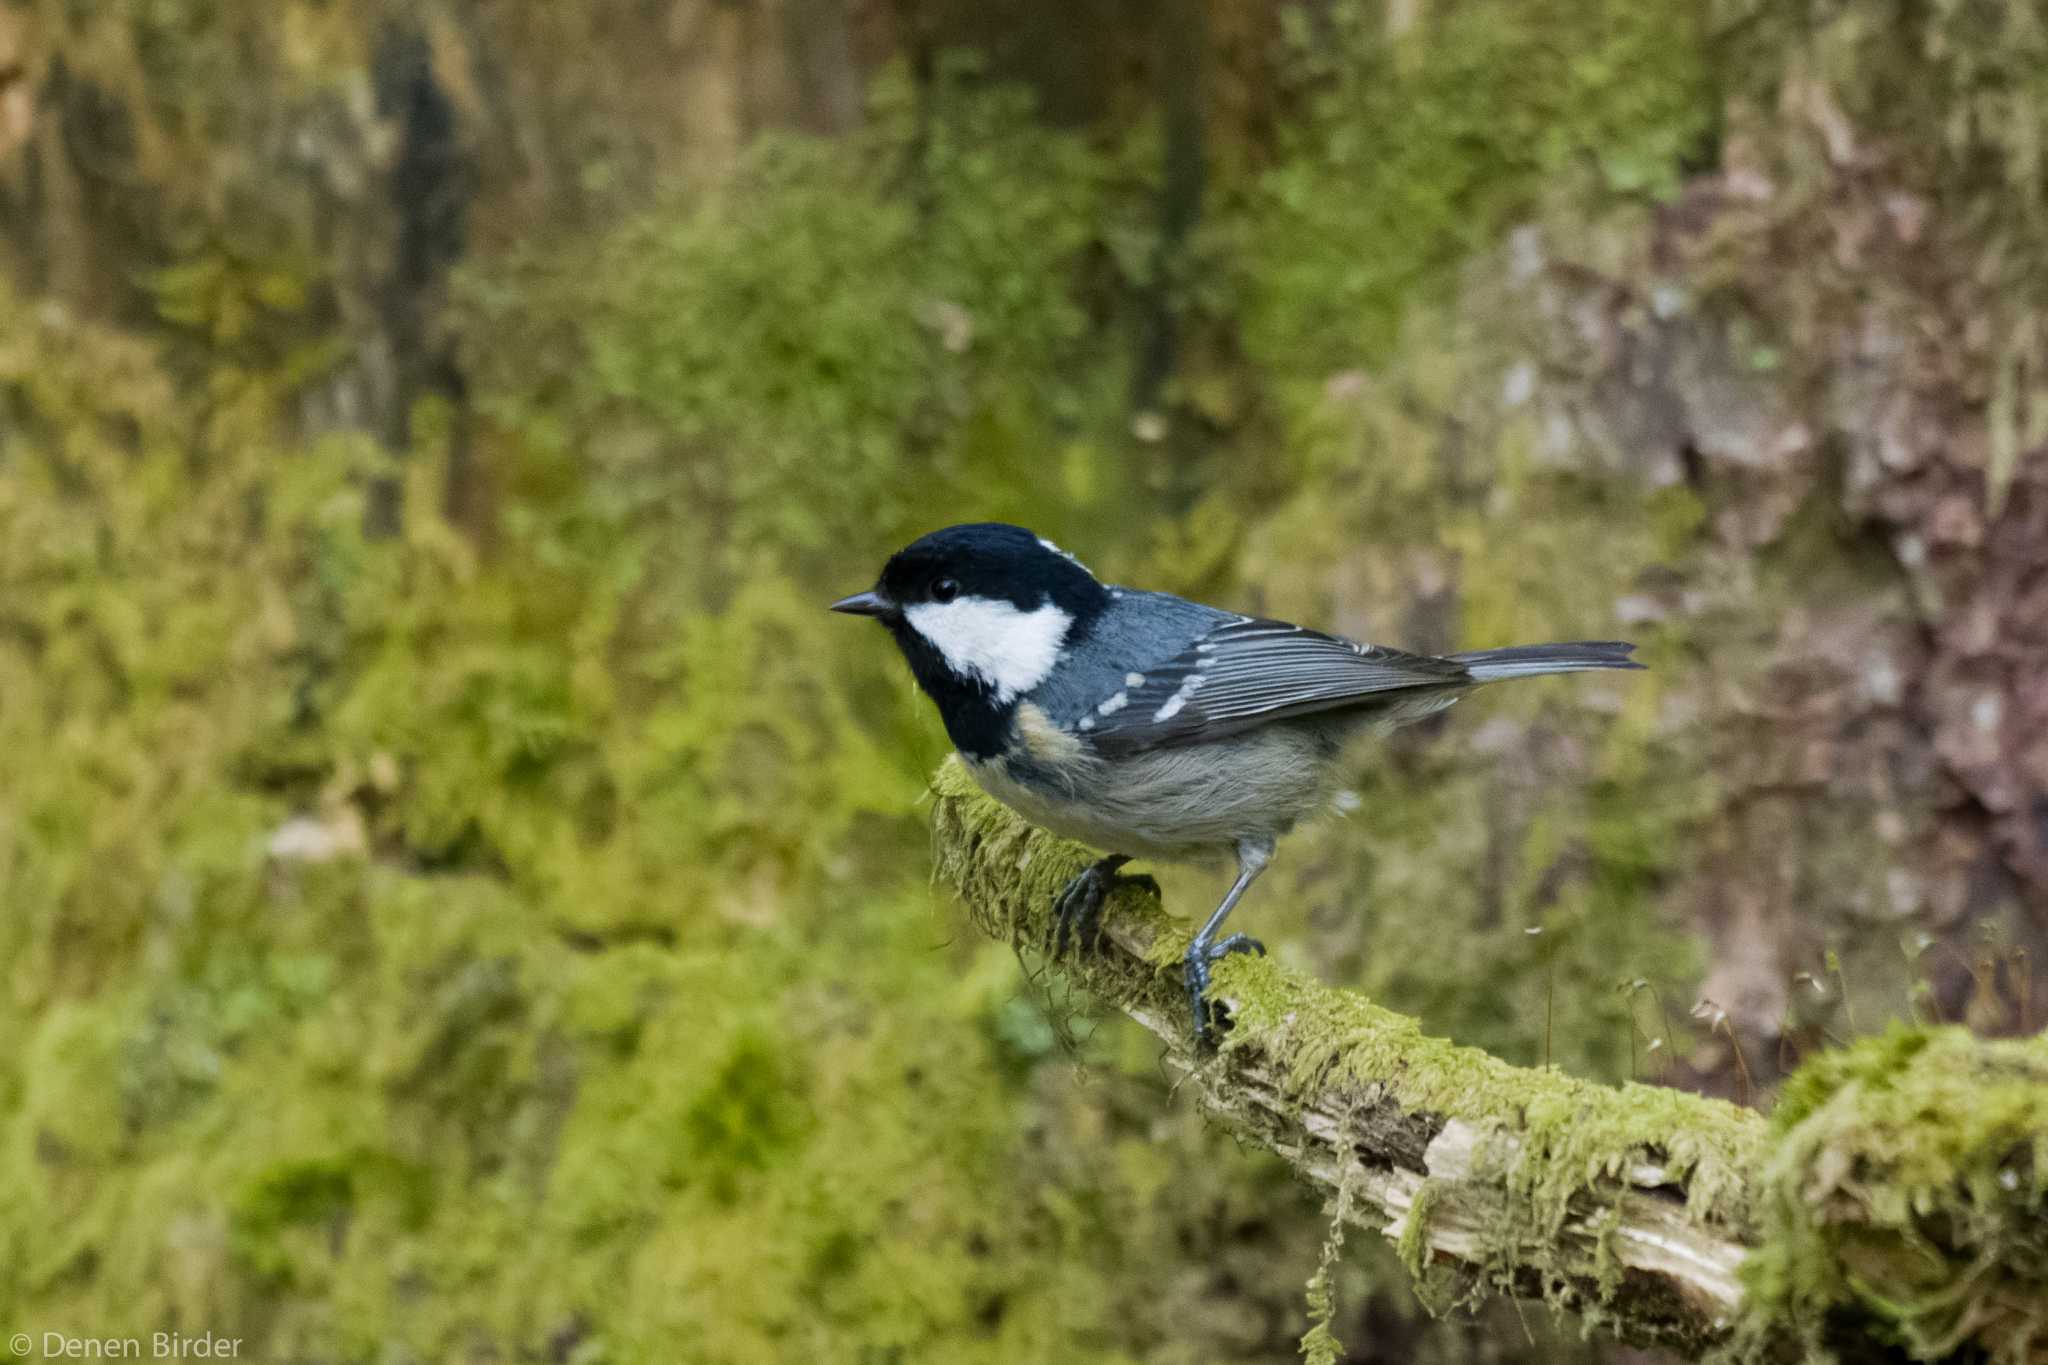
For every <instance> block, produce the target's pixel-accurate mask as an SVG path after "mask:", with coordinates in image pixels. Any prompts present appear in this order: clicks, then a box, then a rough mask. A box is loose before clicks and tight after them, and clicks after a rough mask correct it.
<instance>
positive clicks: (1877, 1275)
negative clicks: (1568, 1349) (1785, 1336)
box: [1747, 1027, 2048, 1361]
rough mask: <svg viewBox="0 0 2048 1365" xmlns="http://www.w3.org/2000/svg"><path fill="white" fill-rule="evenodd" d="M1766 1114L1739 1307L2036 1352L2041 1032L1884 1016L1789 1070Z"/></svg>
mask: <svg viewBox="0 0 2048 1365" xmlns="http://www.w3.org/2000/svg"><path fill="white" fill-rule="evenodd" d="M1771 1127H1772V1151H1771V1157H1770V1160H1769V1162H1768V1163H1767V1164H1766V1165H1765V1166H1764V1167H1763V1168H1762V1170H1761V1171H1760V1172H1758V1177H1759V1181H1758V1183H1759V1186H1760V1188H1761V1189H1762V1190H1763V1191H1764V1192H1765V1194H1764V1197H1763V1198H1762V1199H1761V1200H1760V1201H1759V1202H1758V1204H1757V1209H1758V1213H1759V1216H1760V1218H1761V1220H1762V1230H1763V1235H1764V1240H1763V1243H1762V1247H1761V1249H1760V1250H1759V1251H1758V1253H1757V1254H1756V1255H1755V1256H1753V1257H1752V1258H1751V1260H1750V1263H1749V1267H1748V1271H1747V1278H1748V1282H1749V1287H1750V1292H1751V1294H1752V1296H1753V1306H1752V1314H1753V1317H1754V1319H1755V1320H1757V1321H1777V1322H1782V1323H1791V1324H1796V1325H1799V1326H1800V1327H1802V1328H1803V1329H1804V1330H1805V1333H1806V1337H1807V1339H1808V1340H1809V1341H1819V1340H1822V1339H1824V1338H1825V1336H1826V1334H1827V1332H1828V1331H1829V1329H1830V1328H1831V1327H1838V1326H1839V1325H1840V1324H1841V1323H1842V1322H1843V1321H1844V1320H1849V1321H1860V1322H1861V1323H1864V1324H1867V1327H1866V1330H1870V1331H1872V1332H1874V1333H1876V1334H1877V1335H1878V1336H1879V1338H1880V1339H1881V1340H1888V1341H1895V1342H1896V1343H1898V1344H1899V1345H1900V1346H1902V1347H1904V1348H1905V1349H1906V1350H1907V1351H1908V1352H1910V1353H1911V1354H1912V1355H1913V1357H1914V1358H1916V1359H1922V1360H1929V1359H1941V1358H1944V1357H1948V1356H1950V1355H1951V1354H1953V1353H1955V1352H1957V1351H1958V1350H1960V1349H1962V1348H1963V1347H1964V1346H1965V1345H1966V1344H1969V1343H1976V1344H1977V1345H1979V1346H1981V1347H1983V1348H1984V1349H1985V1350H1986V1352H1987V1354H1988V1355H1989V1356H1990V1358H1992V1359H1996V1360H2001V1361H2024V1360H2034V1359H2038V1358H2039V1357H2040V1354H2041V1353H2042V1352H2043V1351H2048V1038H2033V1039H2027V1040H2015V1041H2008V1042H1986V1041H1984V1040H1982V1039H1979V1038H1974V1037H1972V1036H1971V1035H1970V1034H1968V1033H1967V1032H1965V1031H1964V1030H1962V1029H1953V1028H1951V1029H1937V1030H1912V1029H1907V1028H1904V1027H1897V1028H1894V1029H1892V1030H1891V1031H1890V1032H1888V1033H1886V1034H1884V1035H1882V1036H1879V1037H1876V1038H1870V1039H1866V1040H1864V1041H1863V1042H1860V1043H1858V1044H1856V1045H1854V1046H1853V1047H1848V1048H1844V1049H1842V1050H1841V1051H1839V1052H1832V1053H1825V1054H1823V1055H1821V1056H1819V1057H1816V1058H1815V1059H1814V1060H1813V1061H1811V1062H1810V1063H1808V1064H1807V1065H1806V1066H1805V1067H1802V1068H1801V1069H1800V1070H1799V1071H1798V1072H1797V1073H1795V1074H1794V1075H1793V1077H1792V1078H1791V1080H1789V1081H1788V1082H1787V1083H1786V1086H1785V1090H1784V1093H1783V1095H1782V1097H1781V1098H1780V1100H1779V1103H1778V1108H1777V1110H1776V1112H1775V1113H1774V1114H1773V1116H1772V1123H1771Z"/></svg>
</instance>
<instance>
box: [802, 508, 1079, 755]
mask: <svg viewBox="0 0 2048 1365" xmlns="http://www.w3.org/2000/svg"><path fill="white" fill-rule="evenodd" d="M1110 600H1111V599H1110V592H1109V589H1107V588H1105V587H1103V586H1102V584H1100V583H1098V582H1097V581H1096V579H1095V575H1094V574H1091V573H1089V572H1088V570H1087V569H1086V568H1084V567H1082V565H1081V563H1080V561H1079V560H1076V559H1075V558H1074V557H1073V556H1072V555H1069V554H1067V553H1066V552H1065V551H1064V550H1062V549H1060V548H1059V547H1058V546H1057V545H1054V544H1053V543H1052V542H1051V541H1049V540H1045V539H1043V538H1041V537H1039V536H1037V535H1034V534H1033V533H1031V532H1030V531H1027V530H1025V529H1024V528H1023V527H1021V526H1007V525H1004V524H1003V523H1001V522H993V521H984V522H974V523H972V524H969V525H965V526H948V527H947V528H946V529H944V530H943V531H933V532H932V533H931V534H930V535H928V536H925V537H923V538H921V539H919V540H916V541H914V542H912V543H911V544H910V545H908V546H905V547H904V548H903V549H901V550H899V551H897V552H896V554H895V555H894V556H893V557H891V559H890V560H889V562H888V564H887V565H886V566H885V567H884V568H883V569H882V577H881V580H880V581H879V582H877V583H876V584H875V586H874V588H873V589H871V590H870V591H868V592H863V593H855V594H854V595H853V596H852V597H848V598H844V599H842V600H840V601H838V602H834V603H833V604H832V610H834V611H842V612H847V613H850V614H852V615H856V616H872V617H874V618H876V619H877V620H879V621H881V622H882V623H883V624H884V625H886V626H887V627H888V628H889V632H890V634H892V635H893V636H895V637H896V644H897V646H898V648H900V649H901V650H902V651H903V657H904V658H905V659H906V660H908V661H909V663H910V671H911V672H912V673H913V674H914V675H916V678H917V682H918V686H920V687H922V688H923V689H924V691H925V693H926V695H927V696H929V697H930V698H931V699H932V701H933V702H935V703H936V704H937V705H938V708H939V714H940V716H941V717H942V718H943V719H944V720H945V722H946V733H947V734H948V735H950V736H951V737H952V740H953V743H954V744H955V745H956V746H957V747H958V748H959V749H960V751H961V752H962V753H964V754H967V755H969V756H970V757H989V756H992V755H994V754H996V753H998V752H1000V751H1001V748H1002V743H1003V740H1004V738H1005V737H1007V735H1008V733H1009V730H1010V720H1011V717H1012V715H1013V714H1014V712H1015V710H1016V705H1017V698H1018V697H1020V696H1022V695H1023V694H1024V693H1027V692H1029V691H1031V690H1032V689H1033V688H1035V687H1037V686H1038V685H1039V684H1040V683H1041V682H1043V681H1045V678H1046V676H1047V675H1048V674H1049V673H1051V671H1052V669H1053V667H1054V665H1055V664H1056V663H1057V662H1058V660H1059V655H1060V652H1061V651H1062V650H1064V649H1066V648H1069V647H1070V646H1071V645H1073V644H1074V643H1075V642H1076V641H1077V640H1079V639H1080V638H1081V636H1082V635H1084V634H1085V633H1086V632H1087V630H1088V628H1089V626H1090V625H1091V624H1092V623H1093V621H1094V619H1095V617H1096V616H1098V615H1100V614H1101V612H1102V611H1103V610H1104V608H1106V607H1107V606H1108V605H1109V603H1110Z"/></svg>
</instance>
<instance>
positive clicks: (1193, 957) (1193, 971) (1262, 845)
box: [1185, 839, 1273, 1047]
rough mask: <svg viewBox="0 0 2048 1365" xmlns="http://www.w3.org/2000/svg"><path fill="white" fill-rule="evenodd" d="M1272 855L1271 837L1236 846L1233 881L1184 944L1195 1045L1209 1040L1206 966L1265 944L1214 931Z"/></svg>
mask: <svg viewBox="0 0 2048 1365" xmlns="http://www.w3.org/2000/svg"><path fill="white" fill-rule="evenodd" d="M1272 857H1273V841H1272V840H1271V839H1257V840H1252V839H1247V840H1244V841H1243V842H1241V843H1239V844H1238V846H1237V880H1236V881H1234V882H1232V883H1231V884H1230V890H1229V892H1227V893H1226V894H1225V895H1224V897H1223V904H1221V905H1219V906H1217V907H1216V913H1215V914H1213V915H1211V916H1209V922H1208V923H1207V924H1204V925H1203V926H1202V931H1201V932H1200V933H1198V934H1196V935H1195V939H1194V942H1192V943H1190V944H1188V955H1187V957H1186V959H1185V968H1186V976H1187V984H1188V1004H1189V1005H1190V1006H1191V1007H1192V1008H1193V1010H1194V1012H1195V1044H1196V1046H1198V1047H1199V1046H1200V1045H1201V1044H1202V1043H1204V1042H1206V1041H1208V1039H1209V1023H1210V1019H1209V1006H1208V1003H1207V1001H1205V1000H1204V999H1203V997H1204V996H1205V995H1207V994H1208V992H1209V968H1210V967H1211V966H1212V965H1213V964H1215V963H1217V962H1220V961H1221V960H1223V959H1224V958H1226V957H1228V956H1230V954H1232V953H1260V954H1263V953H1264V952H1265V951H1266V945H1265V944H1263V943H1261V942H1259V941H1258V940H1257V939H1255V938H1252V937H1251V936H1250V935H1248V934H1232V935H1231V936H1230V937H1229V938H1226V939H1222V940H1220V941H1218V940H1217V938H1216V931H1217V930H1218V929H1220V928H1222V927H1223V921H1224V919H1225V918H1227V917H1228V916H1229V914H1230V912H1231V910H1232V909H1234V908H1235V907H1236V905H1237V902H1238V901H1239V899H1240V898H1242V897H1243V895H1244V893H1245V891H1246V890H1247V889H1248V888H1249V887H1250V886H1251V884H1252V883H1253V882H1254V881H1256V880H1257V879H1258V875H1259V874H1260V873H1261V872H1264V871H1265V870H1266V864H1267V863H1268V862H1270V861H1271V860H1272Z"/></svg>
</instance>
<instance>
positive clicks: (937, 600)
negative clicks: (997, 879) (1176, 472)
mask: <svg viewBox="0 0 2048 1365" xmlns="http://www.w3.org/2000/svg"><path fill="white" fill-rule="evenodd" d="M831 609H832V610H833V611H838V612H846V613H848V614H850V615H854V616H871V617H873V618H875V619H876V620H878V621H880V622H881V623H882V624H883V625H885V626H887V627H888V629H889V633H890V634H891V635H892V636H894V637H895V640H896V646H897V648H898V649H900V650H902V652H903V657H904V658H905V660H907V661H908V662H909V664H910V671H911V673H912V674H913V675H915V677H916V679H917V683H918V686H919V687H921V688H922V689H923V690H924V692H925V695H926V696H928V697H930V698H931V699H932V702H933V704H934V705H936V706H937V707H938V710H939V716H940V718H941V719H942V720H943V721H944V722H945V725H946V734H947V735H948V737H950V738H951V739H952V741H953V745H954V747H955V748H956V749H958V750H959V752H960V757H961V759H962V761H963V762H964V763H965V764H966V766H967V770H968V772H970V773H972V774H973V775H974V778H975V780H976V781H977V782H979V783H980V784H981V787H982V789H983V790H985V791H987V792H988V794H989V795H991V796H993V797H995V798H996V799H997V800H998V801H1001V802H1002V803H1003V804H1005V805H1007V806H1009V807H1010V808H1011V809H1012V810H1015V811H1016V812H1017V813H1018V814H1020V815H1022V816H1023V817H1024V818H1025V819H1027V820H1030V821H1031V822H1033V823H1034V824H1037V825H1040V826H1042V827H1044V828H1046V829H1049V830H1051V831H1053V832H1054V833H1055V834H1060V835H1063V836H1065V837H1067V838H1069V839H1074V840H1077V841H1079V842H1080V843H1083V844H1087V845H1089V846H1090V847H1092V848H1095V849H1098V850H1100V851H1102V852H1103V853H1104V854H1106V855H1107V856H1105V857H1104V858H1102V859H1101V860H1100V861H1099V862H1096V863H1094V864H1093V865H1091V866H1090V867H1089V868H1087V869H1086V870H1085V871H1083V872H1082V873H1080V874H1079V875H1078V876H1076V877H1075V878H1074V879H1073V880H1072V881H1071V882H1069V883H1068V884H1067V886H1066V888H1065V889H1064V890H1062V891H1061V893H1060V895H1059V898H1058V901H1057V904H1056V906H1055V911H1056V916H1057V923H1058V931H1057V934H1056V936H1055V947H1054V951H1055V953H1058V952H1061V951H1064V948H1065V946H1066V943H1067V941H1068V938H1069V936H1070V935H1071V936H1072V937H1073V938H1074V939H1075V940H1076V941H1078V942H1079V943H1080V944H1081V945H1082V946H1083V947H1084V948H1087V947H1090V946H1092V945H1093V942H1094V939H1095V933H1096V919H1097V916H1098V914H1099V913H1100V911H1101V908H1102V904H1103V901H1104V899H1105V898H1106V897H1107V896H1108V895H1109V893H1110V891H1111V890H1113V889H1114V888H1115V886H1116V885H1117V884H1118V883H1119V882H1120V881H1125V880H1134V881H1140V882H1144V883H1148V884H1150V883H1151V878H1149V877H1137V878H1126V877H1124V876H1122V875H1120V872H1119V870H1120V869H1121V868H1122V867H1123V866H1124V864H1126V863H1128V862H1130V861H1131V859H1132V858H1134V857H1144V858H1152V859H1160V860H1166V861H1204V860H1211V859H1214V858H1215V857H1217V856H1218V855H1221V854H1229V855H1234V856H1235V857H1236V859H1237V880H1236V881H1235V882H1233V883H1232V884H1231V887H1230V890H1229V892H1228V893H1226V894H1225V895H1224V897H1223V902H1222V904H1220V905H1218V906H1217V907H1216V910H1215V912H1214V913H1213V914H1211V915H1210V916H1209V918H1208V921H1207V922H1206V923H1204V924H1203V925H1202V928H1201V932H1199V933H1197V934H1196V935H1195V937H1194V941H1193V942H1192V943H1191V944H1189V945H1188V951H1187V957H1186V960H1185V963H1184V969H1183V975H1184V979H1185V982H1186V986H1187V993H1188V1004H1189V1007H1190V1008H1191V1009H1192V1010H1193V1012H1194V1022H1195V1037H1196V1041H1197V1042H1198V1043H1200V1042H1202V1041H1204V1040H1206V1039H1207V1038H1208V1037H1209V1036H1210V1018H1209V1012H1208V1008H1207V1006H1206V1004H1205V998H1206V995H1207V992H1208V988H1209V972H1210V968H1211V966H1212V965H1213V964H1214V963H1216V962H1217V961H1220V960H1221V959H1222V958H1223V957H1225V956H1226V955H1228V954H1230V953H1240V952H1251V953H1263V952H1264V951H1265V948H1264V946H1263V945H1261V944H1260V943H1259V942H1257V941H1256V940H1255V939H1252V938H1249V937H1247V936H1245V935H1244V934H1232V935H1230V936H1229V937H1228V938H1223V939H1218V937H1217V933H1218V931H1219V930H1220V929H1222V927H1223V921H1224V920H1225V919H1226V918H1227V917H1228V916H1229V914H1230V912H1231V910H1232V909H1233V908H1234V907H1235V906H1236V905H1237V903H1238V901H1239V900H1241V899H1243V897H1244V893H1245V892H1246V890H1247V889H1249V888H1250V886H1251V884H1252V882H1253V881H1255V880H1257V878H1258V876H1259V874H1260V873H1261V872H1263V871H1264V870H1265V869H1266V866H1267V864H1268V863H1269V862H1271V861H1272V857H1273V849H1274V845H1275V843H1276V842H1277V841H1278V840H1279V838H1280V836H1281V835H1283V834H1285V833H1287V832H1288V831H1289V830H1290V829H1292V828H1293V827H1294V825H1295V824H1296V823H1297V822H1298V821H1299V820H1301V819H1302V817H1304V816H1306V815H1308V814H1310V813H1312V812H1314V811H1315V810H1317V809H1319V808H1320V807H1322V806H1323V805H1324V803H1325V801H1326V799H1327V795H1328V790H1329V786H1330V781H1331V778H1332V776H1333V774H1334V772H1335V770H1336V766H1337V760H1338V756H1339V754H1340V753H1341V751H1342V750H1343V747H1344V744H1345V741H1346V740H1347V739H1349V738H1350V737H1351V736H1352V735H1353V734H1355V733H1357V732H1359V731H1378V732H1384V731H1387V730H1391V729H1393V728H1394V727H1395V726H1398V725H1402V724H1405V723H1407V722H1409V721H1414V720H1419V719H1421V718H1422V717H1424V716H1428V715H1432V714H1434V713H1435V712H1438V711H1441V710H1443V709H1444V708H1445V707H1447V706H1449V705H1450V704H1451V703H1453V702H1455V701H1457V700H1458V698H1460V697H1462V696H1464V695H1465V694H1466V693H1467V692H1470V691H1471V690H1472V689H1473V688H1475V687H1478V686H1480V685H1481V684H1482V683H1490V682H1498V681H1501V680H1502V679H1506V678H1528V677H1536V676H1538V675H1541V674H1545V673H1576V672H1580V671H1583V670H1586V669H1596V668H1641V667H1642V665H1641V664H1637V663H1632V662H1630V660H1629V657H1628V656H1629V652H1630V651H1631V650H1632V649H1634V648H1635V646H1633V645H1630V644H1625V643H1622V642H1619V641H1606V640H1601V641H1581V642H1576V643H1572V644H1554V645H1516V646H1513V647H1511V648H1508V649H1483V650H1478V651H1475V652H1472V653H1467V654H1451V655H1447V656H1444V657H1442V658H1438V657H1434V656H1431V655H1427V654H1407V653H1403V652H1402V651H1400V650H1397V649H1388V648H1385V647H1384V646H1380V645H1369V644H1360V643H1358V642H1356V641H1353V640H1347V639H1344V638H1342V637H1340V636H1336V635H1326V634H1324V633H1323V632H1321V631H1315V630H1309V629H1307V628H1306V627H1303V626H1296V625H1289V624H1288V623H1287V622H1285V621H1273V620H1267V619H1264V618H1261V617H1256V616H1241V615H1239V614H1237V613H1236V612H1229V611H1222V610H1219V609H1217V608H1215V607H1207V606H1203V605H1201V604H1200V603H1198V602H1190V601H1187V600H1186V599H1184V598H1180V597H1175V596H1173V595H1172V594H1170V593H1162V592H1144V591H1140V590H1138V589H1135V588H1121V587H1116V586H1114V585H1112V584H1107V583H1103V582H1101V581H1099V580H1098V579H1097V578H1096V577H1095V575H1094V574H1092V573H1090V572H1089V571H1088V569H1087V568H1086V567H1084V566H1083V565H1082V563H1081V561H1079V560H1078V559H1076V558H1074V556H1072V555H1070V554H1068V553H1067V552H1066V551H1064V550H1062V549H1060V547H1059V546H1057V545H1055V544H1053V543H1052V542H1051V541H1049V540H1047V539H1045V538H1044V537H1042V536H1038V535H1035V534H1033V533H1032V532H1030V531H1028V530H1025V529H1024V528H1023V527H1021V526H1009V525H1004V524H1002V523H1000V522H977V523H973V524H969V525H962V526H949V527H947V528H945V529H944V530H940V531H933V532H932V533H931V534H930V535H927V536H924V537H923V538H921V539H919V540H917V541H916V542H914V543H912V544H911V545H909V546H907V547H906V548H904V549H902V550H900V551H898V552H897V553H896V554H895V555H894V556H893V557H892V558H891V559H890V560H889V562H888V564H887V566H886V567H884V568H883V570H882V576H881V579H880V581H879V582H877V583H876V584H875V586H874V587H873V588H871V589H869V590H868V591H866V592H859V593H855V594H854V595H853V596H851V597H845V598H841V599H840V600H839V601H837V602H834V603H833V604H832V607H831ZM1153 889H1154V890H1156V889H1157V888H1156V884H1153Z"/></svg>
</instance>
